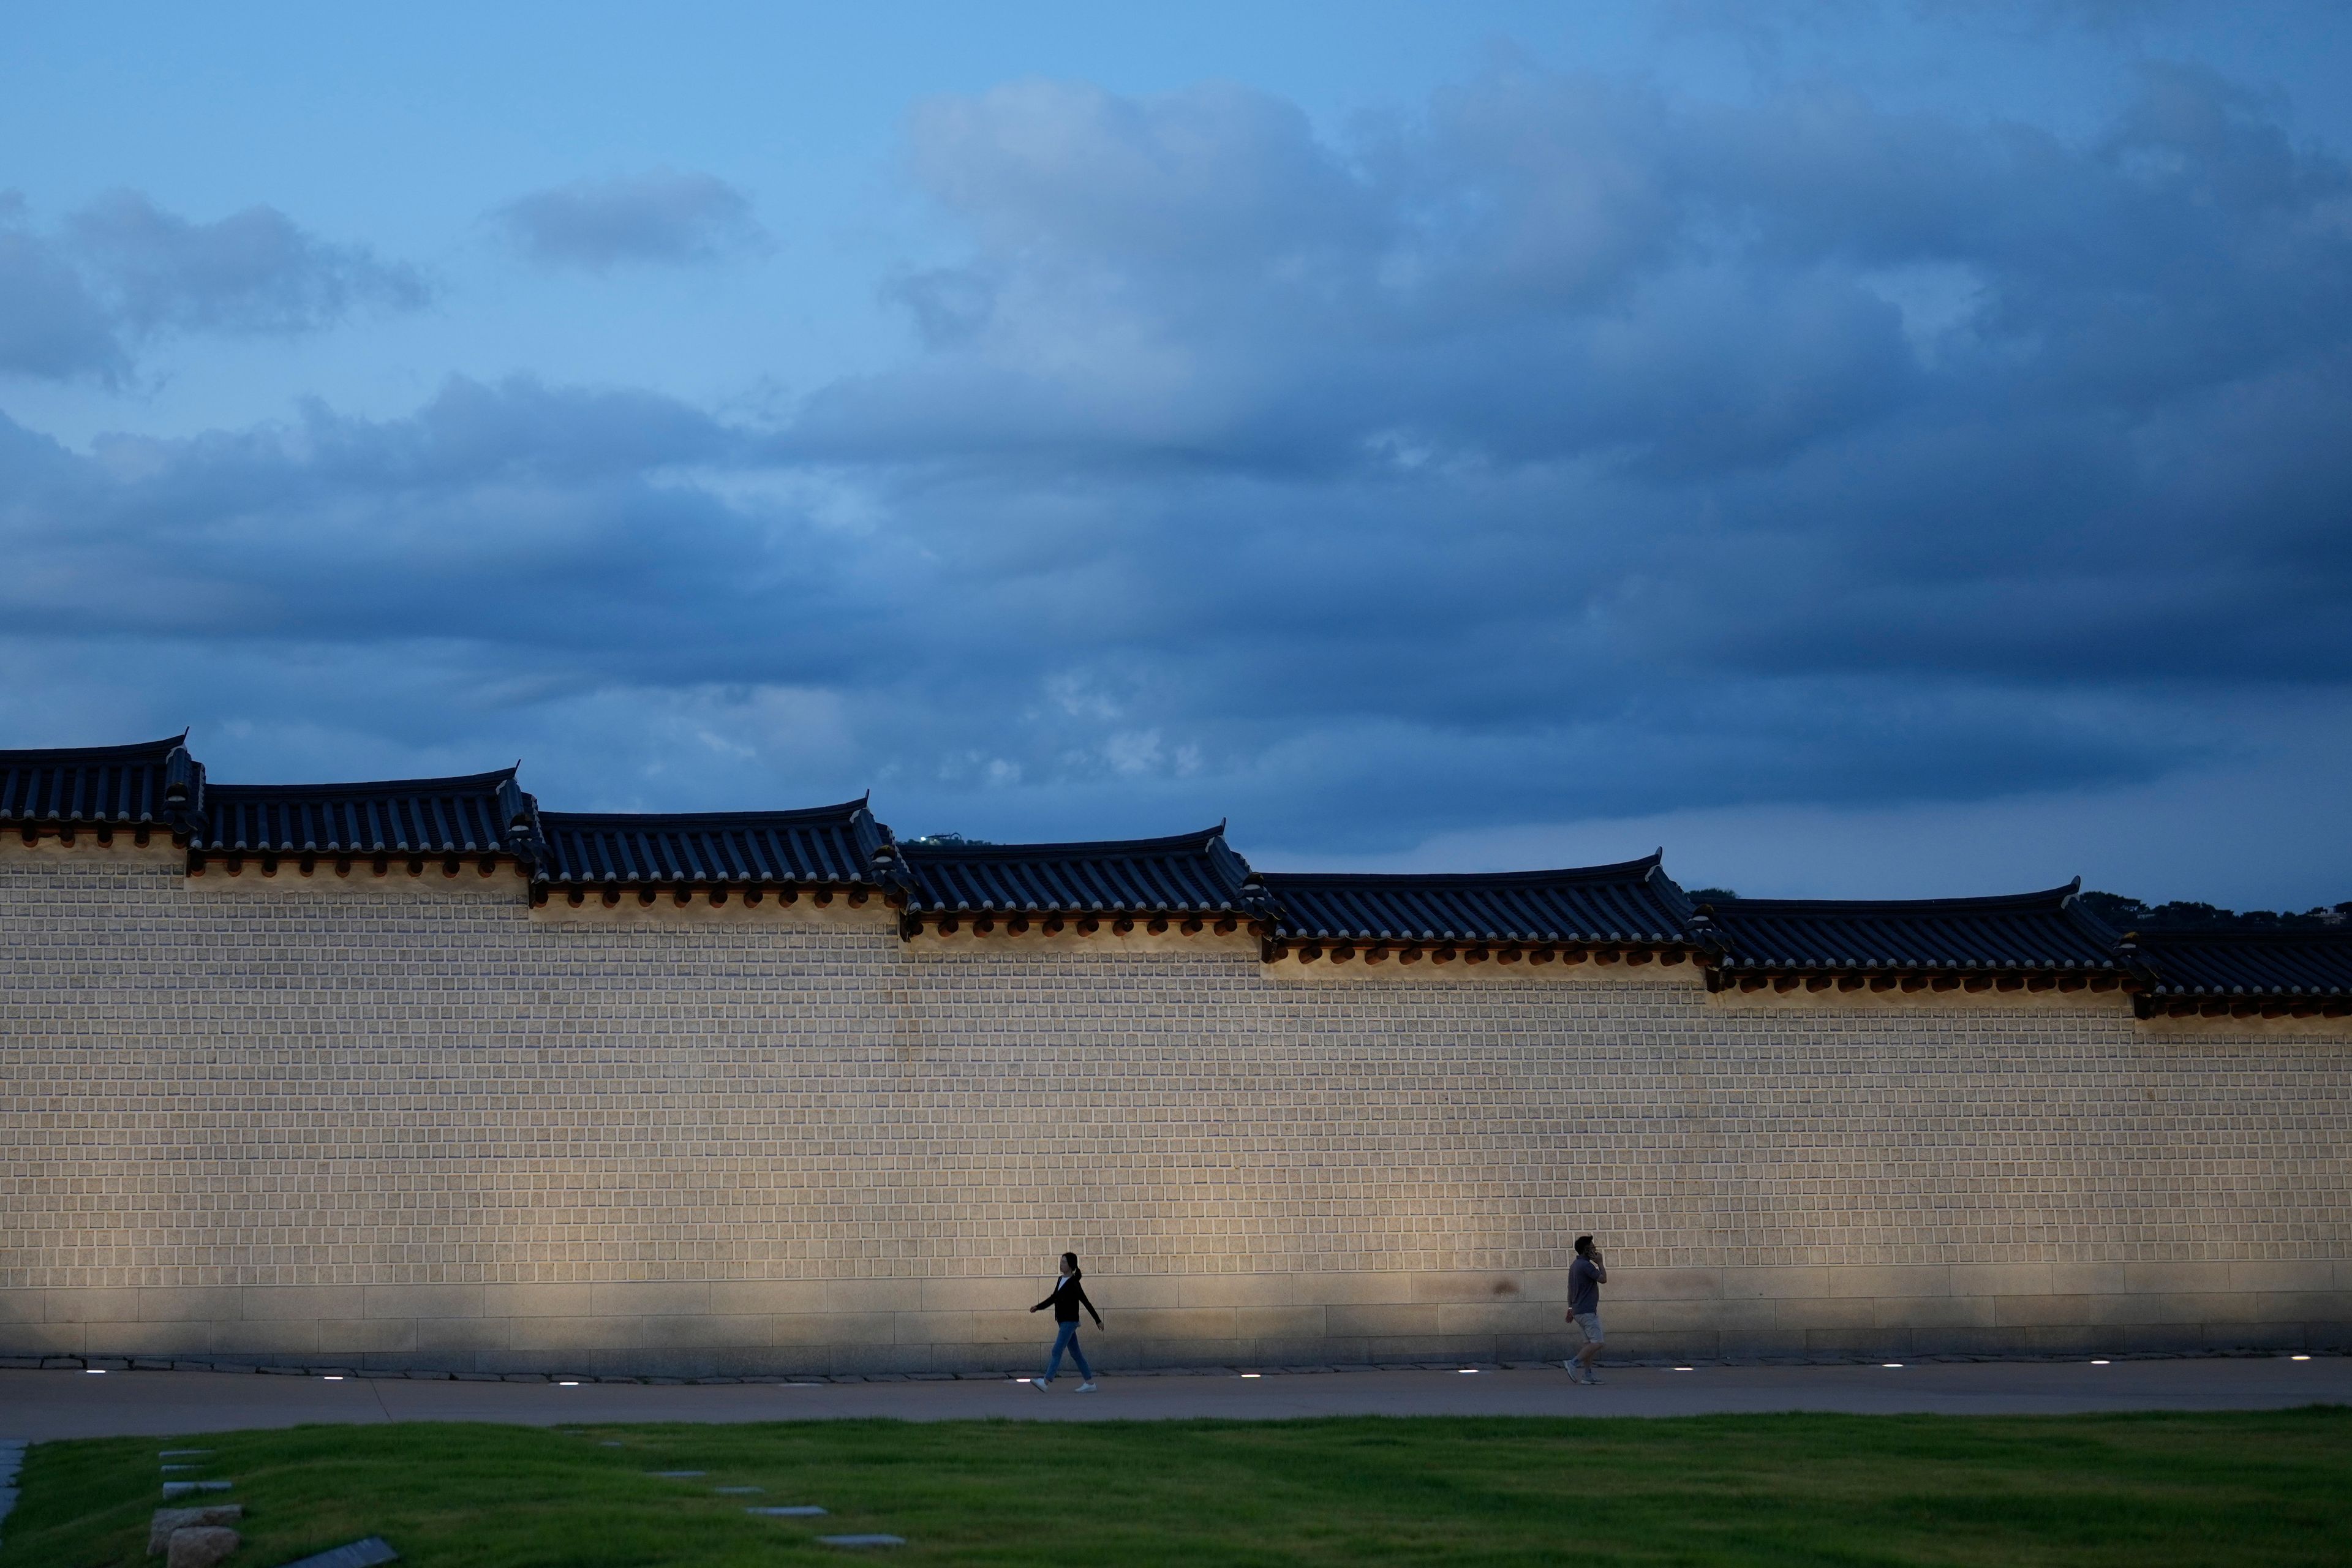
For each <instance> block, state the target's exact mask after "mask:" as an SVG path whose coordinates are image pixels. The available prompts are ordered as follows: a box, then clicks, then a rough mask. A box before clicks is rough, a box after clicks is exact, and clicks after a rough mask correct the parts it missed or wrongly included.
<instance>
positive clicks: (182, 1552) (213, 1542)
mask: <svg viewBox="0 0 2352 1568" xmlns="http://www.w3.org/2000/svg"><path fill="white" fill-rule="evenodd" d="M244 1543H245V1538H244V1537H243V1536H241V1535H239V1534H237V1532H236V1531H234V1530H231V1529H230V1528H229V1527H228V1526H226V1525H225V1524H192V1525H189V1526H187V1527H186V1528H185V1529H183V1530H175V1531H172V1542H171V1544H170V1545H169V1546H167V1547H165V1548H164V1552H163V1568H220V1564H221V1563H226V1562H227V1561H228V1556H229V1553H230V1552H235V1551H236V1549H237V1548H238V1547H239V1546H241V1545H243V1544H244Z"/></svg>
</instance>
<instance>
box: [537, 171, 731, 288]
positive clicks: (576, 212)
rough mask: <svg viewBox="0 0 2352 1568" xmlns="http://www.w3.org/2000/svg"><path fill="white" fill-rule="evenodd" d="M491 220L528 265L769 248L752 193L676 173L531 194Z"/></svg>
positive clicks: (651, 259) (658, 259)
mask: <svg viewBox="0 0 2352 1568" xmlns="http://www.w3.org/2000/svg"><path fill="white" fill-rule="evenodd" d="M490 216H491V220H492V221H493V222H494V223H495V224H496V225H497V226H498V227H499V230H500V231H501V232H502V233H503V234H504V235H505V236H506V237H507V239H508V240H509V243H511V244H512V245H513V246H514V247H516V248H517V249H518V250H520V252H521V253H522V255H523V256H524V257H526V258H529V259H530V261H532V262H533V263H535V264H537V265H539V266H541V267H551V268H560V267H579V268H586V269H588V270H590V271H592V272H604V271H608V270H610V269H611V268H614V267H615V266H619V265H622V264H624V263H628V262H644V263H649V264H655V265H668V266H677V265H685V264H691V263H698V262H709V261H716V260H719V259H721V258H725V257H728V256H732V255H740V254H742V253H744V252H747V251H756V250H759V249H760V248H761V247H764V246H765V245H766V244H767V234H766V231H765V230H763V229H761V226H759V224H758V223H757V222H756V221H755V220H754V219H753V218H752V216H751V198H750V197H749V196H747V195H744V194H743V193H742V192H741V191H739V190H737V189H736V188H735V187H734V186H732V185H730V184H727V183H726V182H725V181H724V180H721V179H719V178H717V177H716V176H714V175H710V174H690V173H688V174H682V173H679V172H678V171H677V170H673V169H656V170H655V171H654V172H653V173H651V174H641V175H637V176H635V177H634V178H629V179H616V180H581V181H577V182H575V183H573V184H569V185H559V186H557V187H556V188H554V189H552V190H545V191H534V192H532V193H531V194H530V195H525V196H519V197H517V198H516V199H515V200H513V201H511V202H509V203H508V204H506V205H504V206H502V207H499V209H498V210H497V211H496V212H494V213H492V214H491V215H490Z"/></svg>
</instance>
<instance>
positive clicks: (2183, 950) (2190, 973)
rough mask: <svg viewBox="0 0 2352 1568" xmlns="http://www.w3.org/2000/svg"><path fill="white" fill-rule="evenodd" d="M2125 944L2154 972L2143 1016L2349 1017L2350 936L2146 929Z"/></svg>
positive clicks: (2349, 933) (2351, 990)
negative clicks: (2301, 1013) (2235, 1013)
mask: <svg viewBox="0 0 2352 1568" xmlns="http://www.w3.org/2000/svg"><path fill="white" fill-rule="evenodd" d="M2127 940H2128V942H2129V944H2130V946H2131V947H2132V948H2134V949H2135V950H2136V951H2137V952H2138V954H2139V956H2140V957H2141V958H2142V959H2143V960H2145V961H2146V963H2147V967H2148V968H2149V969H2150V970H2152V971H2153V972H2154V974H2155V982H2154V984H2151V985H2149V986H2148V987H2147V990H2146V992H2145V993H2144V994H2143V995H2142V996H2141V997H2140V998H2139V1008H2140V1011H2141V1013H2142V1014H2143V1015H2147V1014H2151V1013H2193V1012H2202V1011H2206V1010H2209V1009H2210V1010H2212V1011H2215V1012H2220V1011H2225V1010H2226V1011H2243V1012H2270V1013H2282V1012H2293V1011H2297V1010H2305V1011H2318V1012H2326V1013H2331V1014H2336V1015H2341V1014H2343V1013H2345V1012H2347V1011H2352V931H2139V932H2136V933H2134V934H2133V935H2132V936H2131V937H2130V938H2129V939H2127Z"/></svg>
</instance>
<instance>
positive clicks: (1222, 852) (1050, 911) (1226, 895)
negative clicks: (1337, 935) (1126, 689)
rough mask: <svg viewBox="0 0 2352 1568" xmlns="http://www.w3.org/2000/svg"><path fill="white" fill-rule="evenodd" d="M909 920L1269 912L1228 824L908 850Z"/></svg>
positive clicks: (1252, 914) (902, 847) (904, 847)
mask: <svg viewBox="0 0 2352 1568" xmlns="http://www.w3.org/2000/svg"><path fill="white" fill-rule="evenodd" d="M898 853H899V854H900V855H901V856H902V857H903V858H904V860H905V864H906V868H907V877H908V881H909V882H910V883H911V885H912V894H911V896H910V898H909V899H908V905H907V908H908V913H909V914H921V913H926V912H933V913H947V914H961V913H967V912H969V913H998V912H1003V913H1013V914H1024V915H1028V914H1047V915H1079V916H1087V915H1109V916H1120V915H1130V914H1144V915H1162V914H1166V915H1196V914H1197V915H1234V916H1237V917H1255V916H1256V915H1258V914H1259V913H1261V912H1262V901H1261V895H1260V894H1259V892H1258V890H1257V889H1256V887H1255V884H1252V883H1251V882H1250V868H1249V864H1248V862H1247V861H1244V859H1243V858H1241V857H1240V856H1238V855H1236V854H1234V852H1233V850H1232V849H1231V848H1229V847H1227V846H1226V844H1225V833H1224V825H1223V823H1220V824H1218V825H1217V826H1214V827H1212V828H1208V829H1206V830H1204V831H1202V832H1200V833H1184V834H1179V835H1177V836H1176V837H1171V838H1122V839H1110V840H1107V841H1103V842H1098V843H1090V844H954V845H934V844H902V845H900V846H899V847H898Z"/></svg>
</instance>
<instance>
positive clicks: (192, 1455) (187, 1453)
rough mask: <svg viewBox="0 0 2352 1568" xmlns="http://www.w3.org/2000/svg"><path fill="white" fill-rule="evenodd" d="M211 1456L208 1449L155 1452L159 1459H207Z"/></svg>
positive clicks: (159, 1450)
mask: <svg viewBox="0 0 2352 1568" xmlns="http://www.w3.org/2000/svg"><path fill="white" fill-rule="evenodd" d="M212 1456H213V1451H212V1450H211V1449H210V1448H159V1449H157V1450H156V1452H155V1457H156V1458H159V1459H209V1458H212Z"/></svg>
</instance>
